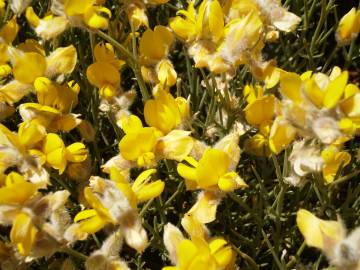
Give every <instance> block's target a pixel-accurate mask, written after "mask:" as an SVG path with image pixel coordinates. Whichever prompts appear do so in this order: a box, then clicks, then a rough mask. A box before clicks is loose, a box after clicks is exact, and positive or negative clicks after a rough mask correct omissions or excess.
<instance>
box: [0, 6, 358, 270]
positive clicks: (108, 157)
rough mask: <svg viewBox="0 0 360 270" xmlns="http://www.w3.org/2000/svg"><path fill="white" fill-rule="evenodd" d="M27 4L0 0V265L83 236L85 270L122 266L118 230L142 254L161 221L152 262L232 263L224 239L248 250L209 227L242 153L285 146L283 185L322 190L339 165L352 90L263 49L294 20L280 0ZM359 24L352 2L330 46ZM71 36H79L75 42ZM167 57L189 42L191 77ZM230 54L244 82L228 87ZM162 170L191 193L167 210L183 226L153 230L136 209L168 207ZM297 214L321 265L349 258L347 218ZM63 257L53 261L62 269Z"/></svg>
mask: <svg viewBox="0 0 360 270" xmlns="http://www.w3.org/2000/svg"><path fill="white" fill-rule="evenodd" d="M33 2H36V1H32V2H31V1H27V0H13V1H1V0H0V9H1V12H0V15H1V18H2V19H3V22H4V23H3V24H2V25H1V28H0V121H1V123H0V225H1V226H4V227H8V229H9V230H7V231H6V230H4V231H6V232H8V234H7V235H6V236H5V237H2V236H3V235H2V233H3V231H2V230H1V238H0V239H1V241H0V268H1V269H3V268H2V267H8V268H4V269H25V267H30V265H31V264H32V263H33V262H35V261H37V260H38V259H40V258H49V257H51V256H53V255H54V254H55V253H56V252H67V253H69V254H74V253H75V254H76V253H77V252H76V251H75V250H73V249H72V247H74V248H75V247H77V244H75V243H77V242H78V241H89V239H91V238H93V239H95V240H94V241H95V242H96V244H97V245H98V247H97V248H94V250H92V251H91V253H90V254H89V255H88V256H87V255H86V256H85V255H83V254H82V256H83V257H82V256H80V257H81V259H83V260H85V262H84V264H83V265H84V266H85V267H86V269H91V270H103V269H104V270H111V269H112V270H115V269H116V270H127V269H130V267H129V265H128V263H127V262H126V261H125V259H122V258H121V257H120V251H121V247H122V241H125V243H126V244H127V245H128V246H129V247H131V248H132V249H134V250H136V252H138V253H140V255H137V256H139V258H140V256H141V253H142V252H144V251H145V250H146V248H148V247H149V246H151V245H154V246H155V245H162V243H159V241H156V240H154V235H157V236H158V235H159V232H160V233H161V234H162V235H163V245H164V247H165V248H166V251H167V255H168V258H169V261H170V262H171V264H172V265H173V266H166V267H163V268H162V269H163V270H230V269H238V268H237V265H236V263H237V260H238V259H237V257H236V253H235V250H237V252H238V253H239V254H240V255H242V257H245V258H246V256H244V254H243V253H242V252H241V251H240V250H238V249H237V248H236V249H234V248H232V246H233V244H232V243H231V238H230V237H229V236H227V235H225V234H224V235H220V236H218V235H217V234H218V233H214V235H212V234H211V233H210V230H209V228H208V226H209V224H210V223H212V222H214V221H216V217H217V211H218V208H219V207H220V204H221V203H222V202H223V201H224V200H226V199H227V198H228V197H230V196H235V195H234V194H233V193H234V192H236V191H237V190H241V189H243V190H244V192H247V190H249V189H251V188H252V186H251V184H250V182H248V180H247V178H246V177H244V175H243V173H242V172H243V171H245V170H246V169H245V170H242V169H241V170H240V169H239V167H240V166H241V165H242V164H241V162H240V158H241V154H242V152H243V151H244V152H246V156H247V157H248V156H250V158H252V157H253V156H257V157H262V158H269V157H272V158H274V157H275V156H276V155H281V154H282V153H283V152H284V151H286V153H285V155H284V156H285V158H287V160H285V162H284V163H288V166H287V170H284V173H283V180H284V181H283V183H281V184H283V185H291V186H295V187H296V186H304V185H305V184H306V183H307V182H309V181H312V176H313V175H317V174H319V173H320V174H319V175H320V178H321V180H323V183H321V184H323V185H324V186H327V187H328V186H329V185H331V184H332V183H334V181H336V179H337V177H338V176H339V174H341V173H342V169H344V168H345V167H346V166H347V165H349V164H350V162H351V160H352V156H351V154H350V152H349V151H347V147H346V143H348V142H350V141H351V140H352V139H353V138H354V137H356V136H357V135H358V134H359V132H360V89H359V86H358V85H357V84H356V81H355V80H354V81H353V80H352V78H351V76H350V75H349V71H347V70H345V69H344V70H342V69H341V68H339V67H337V66H335V67H333V68H332V69H331V70H330V71H329V72H327V73H326V72H325V71H324V72H318V71H316V72H315V71H313V70H308V71H305V72H303V73H301V74H298V73H295V72H290V71H287V70H285V69H283V68H280V67H277V65H276V60H275V59H265V57H264V55H265V54H264V53H263V51H265V46H266V45H267V44H269V43H274V42H276V41H277V40H278V39H279V38H280V35H285V34H286V33H290V32H295V31H296V29H297V26H298V24H299V23H300V21H301V18H300V16H298V15H295V14H294V13H291V12H290V11H288V9H287V8H285V7H283V6H282V5H281V1H278V0H202V1H192V0H189V1H187V3H186V5H183V4H182V3H180V2H186V1H169V0H134V1H130V0H122V1H105V0H52V1H48V2H49V3H48V8H47V9H46V10H41V11H40V9H39V7H38V5H36V4H34V3H33ZM114 2H116V3H114ZM168 2H169V3H168ZM173 2H179V3H178V4H176V5H173ZM287 2H288V1H287ZM31 4H32V5H31ZM159 6H160V7H159ZM165 6H169V7H171V8H172V9H176V13H175V12H174V13H173V15H174V16H173V17H171V18H170V19H169V21H168V24H167V25H160V24H159V25H154V24H153V20H149V17H148V15H147V14H151V12H152V11H153V9H156V8H159V9H160V8H162V7H165ZM44 11H46V12H44ZM37 14H40V15H37ZM122 15H126V16H125V17H126V18H125V19H124V20H121V21H122V22H123V23H122V24H121V25H119V23H118V22H119V19H118V18H119V17H120V16H122ZM21 16H23V19H21ZM152 26H154V27H152ZM76 28H78V29H76ZM23 29H25V30H23ZM27 31H32V32H31V34H28V33H27ZM280 32H283V33H280ZM359 32H360V11H359V10H356V9H355V8H353V9H351V10H350V11H349V12H348V13H347V14H346V15H345V16H344V17H343V18H341V20H340V21H339V24H338V26H337V30H336V33H335V39H336V44H337V46H338V47H344V46H347V45H349V44H354V43H353V42H354V41H355V40H356V38H357V35H358V33H359ZM78 33H81V34H84V33H85V34H86V37H88V38H89V40H80V41H77V40H73V39H72V38H71V37H73V36H77V35H79V34H78ZM68 36H69V37H70V36H71V37H70V38H69V37H68ZM82 37H83V35H82ZM79 42H80V43H84V44H83V45H79ZM87 42H88V43H89V44H86V43H87ZM84 48H86V49H84ZM175 48H176V49H175ZM178 48H182V49H183V50H181V49H180V50H179V49H178ZM85 50H87V51H85ZM174 51H176V53H173V52H174ZM179 51H180V52H179ZM175 54H176V55H177V56H178V55H179V54H186V60H187V63H186V64H187V65H189V66H190V68H189V69H188V70H187V71H188V73H187V74H185V73H186V72H184V67H183V65H180V64H179V65H178V63H177V62H176V61H177V60H176V58H175V57H174V55H175ZM89 56H90V57H89ZM191 61H193V62H191ZM192 63H193V66H192ZM241 66H245V67H246V69H247V71H248V72H249V74H248V75H249V76H251V77H252V83H244V85H245V86H244V87H243V88H242V89H241V90H240V91H238V90H239V89H235V90H234V91H230V88H231V87H233V84H231V79H233V78H236V75H237V71H238V68H239V67H241ZM197 68H198V69H200V71H199V73H201V74H202V75H203V81H202V82H200V80H198V81H195V82H192V81H190V83H189V85H191V88H192V89H191V91H190V92H191V93H190V94H186V95H185V94H184V93H189V91H183V88H182V85H181V83H182V81H183V80H184V77H186V76H187V77H188V79H189V80H191V78H192V76H193V74H191V72H193V71H194V70H196V69H197ZM205 68H206V70H205ZM190 70H192V71H191V72H190ZM195 72H196V71H195ZM129 74H130V75H129ZM133 78H135V80H132V79H133ZM193 85H196V86H195V87H192V86H193ZM204 86H205V87H204ZM193 88H196V89H195V90H194V89H193ZM234 88H236V87H234ZM148 89H151V91H149V90H148ZM138 90H139V91H138ZM200 90H204V94H203V95H199V91H200ZM138 92H139V94H140V93H141V97H140V98H138V97H137V93H138ZM175 93H176V94H175ZM199 96H202V98H201V100H197V98H198V97H199ZM208 96H210V97H211V104H210V106H209V108H210V109H209V111H208V112H206V113H207V114H208V115H206V116H205V118H206V121H205V124H204V125H203V126H204V127H203V130H202V132H203V133H202V135H199V134H200V133H201V132H200V133H199V132H197V128H198V126H196V124H195V123H196V121H199V118H200V117H199V115H200V114H204V110H203V109H202V106H203V103H204V102H207V101H206V100H207V99H206V98H207V97H208ZM88 101H89V102H90V104H87V102H88ZM141 101H143V104H141ZM223 104H226V106H223ZM197 105H199V106H197ZM197 110H199V111H197ZM211 117H212V118H213V119H215V120H214V121H213V123H211V125H209V122H208V121H210V120H209V119H210V118H211ZM104 123H105V124H104ZM104 125H107V127H105V128H104ZM219 126H220V127H219ZM101 129H103V130H106V131H104V132H105V133H106V132H108V130H111V132H112V133H114V134H111V136H113V137H115V139H114V141H112V142H108V141H107V138H106V136H104V135H103V133H101V132H100V131H101ZM100 134H101V136H102V137H101V136H100ZM105 141H106V143H105V144H106V147H105V146H104V142H105ZM109 145H110V146H109ZM102 148H104V149H102ZM110 148H111V149H110ZM109 149H110V151H108V150H109ZM164 167H166V169H163V168H164ZM164 171H165V172H164ZM170 175H171V177H170ZM174 175H176V176H174ZM321 175H322V177H321ZM170 178H172V179H171V180H170ZM174 178H176V181H178V182H179V187H182V186H185V188H186V190H187V191H188V192H189V194H190V193H191V194H193V195H195V197H196V200H195V201H191V202H190V203H189V202H186V203H187V204H186V205H190V207H189V209H187V210H186V211H183V210H182V209H178V210H179V211H178V213H180V216H179V217H178V224H181V226H182V228H183V229H184V231H185V232H186V234H187V235H186V236H184V234H183V233H182V232H181V231H180V229H179V228H177V227H176V226H174V225H172V224H171V223H168V222H167V221H166V222H165V223H166V224H165V223H163V224H161V226H160V225H159V226H158V224H157V223H156V222H157V221H156V219H155V218H154V228H152V224H149V223H148V222H147V221H146V220H144V215H145V214H147V212H146V211H147V210H148V207H149V206H151V204H152V202H153V201H156V203H158V204H159V205H160V206H161V207H163V206H164V205H165V206H164V207H166V205H167V203H165V204H163V201H162V199H161V196H162V195H164V194H166V195H168V193H169V192H168V189H167V185H168V184H169V183H168V181H169V182H170V181H173V180H174ZM245 180H246V181H245ZM282 188H283V187H282ZM284 189H285V188H284ZM176 192H181V189H180V188H179V190H177V191H176ZM175 195H176V194H175ZM170 196H171V195H170ZM187 198H188V197H187ZM254 200H256V199H255V197H254ZM169 201H171V200H169ZM184 203H185V202H184ZM269 208H270V207H269ZM271 208H272V207H271ZM249 209H250V208H249ZM163 210H164V209H161V210H160V211H163ZM296 210H298V209H296ZM296 210H295V211H296ZM267 211H268V210H267ZM269 211H270V212H271V211H272V209H271V210H269ZM295 211H292V213H294V212H295ZM166 214H167V213H166V211H164V213H163V212H162V213H161V215H162V216H163V215H166ZM162 221H163V220H162ZM296 221H297V225H298V227H299V229H300V232H301V233H302V234H303V236H304V237H305V242H306V244H307V245H309V246H312V247H316V248H318V249H320V250H322V251H323V252H324V254H325V255H326V257H327V258H328V259H329V261H330V263H331V264H333V265H335V266H336V267H338V268H339V269H359V265H360V263H359V262H360V255H359V252H358V250H359V248H360V247H359V232H358V231H359V230H358V229H357V230H355V231H354V232H352V233H351V234H349V235H348V236H347V234H346V229H345V225H344V224H343V223H342V221H341V220H340V219H339V220H338V221H325V220H322V219H319V218H317V217H315V216H314V215H313V214H311V213H310V212H309V211H307V210H304V209H300V210H298V212H297V218H296ZM174 224H175V222H174ZM224 231H226V230H224ZM149 232H151V234H152V236H153V237H149V236H148V234H149ZM100 234H101V236H102V237H103V236H105V237H103V238H104V239H105V240H104V241H102V242H100V241H99V240H98V238H97V235H100ZM352 242H356V244H353V243H352ZM86 246H87V245H86ZM91 248H92V247H91ZM344 250H345V251H344ZM131 254H132V253H131ZM245 255H246V254H245ZM84 257H85V258H84ZM124 258H125V257H124ZM67 263H69V264H71V262H68V261H64V262H63V267H62V268H61V269H73V268H71V267H70V266H69V267H68V266H66V264H67ZM167 264H168V263H164V265H167ZM64 265H65V266H66V267H65V266H64ZM67 267H68V268H67ZM74 267H75V266H74ZM139 267H142V266H140V265H138V269H140V268H139ZM356 267H357V268H356ZM74 269H75V268H74Z"/></svg>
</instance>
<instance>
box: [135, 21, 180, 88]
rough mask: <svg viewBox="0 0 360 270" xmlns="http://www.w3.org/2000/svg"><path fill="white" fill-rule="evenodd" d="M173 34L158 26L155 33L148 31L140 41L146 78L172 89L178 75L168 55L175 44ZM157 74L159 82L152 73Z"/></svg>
mask: <svg viewBox="0 0 360 270" xmlns="http://www.w3.org/2000/svg"><path fill="white" fill-rule="evenodd" d="M173 39H174V38H173V34H172V33H171V32H170V30H169V29H168V28H166V27H165V26H162V25H158V26H156V27H155V28H154V31H152V30H151V29H147V30H146V31H145V32H144V34H143V36H142V37H141V39H140V57H141V64H142V68H141V70H142V73H143V76H144V78H145V79H146V80H147V81H149V82H153V83H157V82H160V84H161V86H164V87H170V86H173V85H174V84H175V83H176V78H177V74H176V71H175V70H174V67H173V65H172V63H171V62H170V60H168V59H167V55H168V52H169V49H170V46H171V45H172V43H173ZM153 72H155V73H156V74H157V80H155V78H153V77H154V76H153V75H152V73H153Z"/></svg>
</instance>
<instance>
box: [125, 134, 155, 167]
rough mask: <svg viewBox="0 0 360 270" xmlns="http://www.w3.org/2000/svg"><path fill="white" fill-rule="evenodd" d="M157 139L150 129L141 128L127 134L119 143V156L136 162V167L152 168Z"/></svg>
mask: <svg viewBox="0 0 360 270" xmlns="http://www.w3.org/2000/svg"><path fill="white" fill-rule="evenodd" d="M158 137H159V136H158V134H157V132H156V130H155V129H154V128H152V127H142V128H141V129H139V130H137V131H135V132H128V133H126V135H125V136H124V137H123V138H122V139H121V141H120V143H119V149H120V154H121V155H122V156H123V157H124V158H125V159H127V160H132V161H136V162H137V164H138V166H153V165H155V154H154V151H155V146H156V142H157V139H158Z"/></svg>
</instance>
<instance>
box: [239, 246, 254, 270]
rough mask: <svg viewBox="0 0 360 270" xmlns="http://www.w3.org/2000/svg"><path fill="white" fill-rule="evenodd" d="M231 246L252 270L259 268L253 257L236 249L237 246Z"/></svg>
mask: <svg viewBox="0 0 360 270" xmlns="http://www.w3.org/2000/svg"><path fill="white" fill-rule="evenodd" d="M232 247H233V249H234V250H235V251H236V252H237V253H238V254H239V256H240V257H241V258H243V259H244V260H245V261H246V262H247V263H248V264H249V265H250V266H251V269H254V270H259V269H260V268H259V266H258V265H257V263H256V262H255V261H254V260H253V258H251V257H250V256H249V255H247V254H246V253H244V252H242V251H240V249H238V248H237V247H235V246H232Z"/></svg>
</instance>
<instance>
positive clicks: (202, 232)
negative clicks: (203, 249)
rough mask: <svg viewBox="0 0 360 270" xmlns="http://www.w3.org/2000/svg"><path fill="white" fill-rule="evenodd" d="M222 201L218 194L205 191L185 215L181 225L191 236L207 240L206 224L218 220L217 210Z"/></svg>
mask: <svg viewBox="0 0 360 270" xmlns="http://www.w3.org/2000/svg"><path fill="white" fill-rule="evenodd" d="M220 201H221V195H220V194H219V193H218V192H213V191H203V192H201V193H199V195H198V197H197V200H196V203H195V204H194V205H193V206H192V207H191V209H190V210H189V211H188V212H186V213H185V215H184V217H183V218H182V219H181V225H182V226H183V228H184V229H185V231H186V232H187V233H188V234H189V235H190V236H191V237H193V236H197V237H202V238H206V236H207V235H208V232H207V229H206V227H205V224H207V223H210V222H213V221H214V220H215V219H216V210H217V207H218V205H219V204H220Z"/></svg>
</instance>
